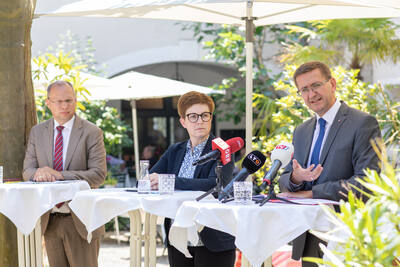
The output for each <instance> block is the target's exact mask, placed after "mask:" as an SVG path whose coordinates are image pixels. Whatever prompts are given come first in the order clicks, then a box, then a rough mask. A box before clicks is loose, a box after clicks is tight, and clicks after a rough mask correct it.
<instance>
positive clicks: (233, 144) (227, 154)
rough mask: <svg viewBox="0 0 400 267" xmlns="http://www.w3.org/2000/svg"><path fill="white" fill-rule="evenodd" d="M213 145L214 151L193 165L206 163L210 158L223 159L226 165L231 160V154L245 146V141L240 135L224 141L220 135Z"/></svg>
mask: <svg viewBox="0 0 400 267" xmlns="http://www.w3.org/2000/svg"><path fill="white" fill-rule="evenodd" d="M211 145H212V150H213V151H211V152H209V153H207V154H205V155H203V156H201V157H200V158H198V159H197V160H195V161H194V162H193V166H196V165H201V164H205V163H207V162H209V161H210V160H216V159H221V162H222V164H223V165H225V164H227V163H229V162H230V161H231V154H233V153H235V152H237V151H239V150H240V149H241V148H242V147H243V146H244V141H243V139H242V138H240V137H234V138H231V139H229V140H226V142H224V140H222V139H221V138H219V137H218V138H215V139H213V140H212V141H211Z"/></svg>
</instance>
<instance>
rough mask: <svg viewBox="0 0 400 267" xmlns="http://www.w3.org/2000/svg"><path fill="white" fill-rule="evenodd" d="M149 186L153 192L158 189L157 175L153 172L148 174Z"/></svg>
mask: <svg viewBox="0 0 400 267" xmlns="http://www.w3.org/2000/svg"><path fill="white" fill-rule="evenodd" d="M150 186H151V189H153V190H157V189H158V173H156V172H154V173H152V174H150Z"/></svg>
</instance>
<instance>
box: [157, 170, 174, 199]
mask: <svg viewBox="0 0 400 267" xmlns="http://www.w3.org/2000/svg"><path fill="white" fill-rule="evenodd" d="M174 189H175V174H159V175H158V191H159V193H160V194H173V193H174Z"/></svg>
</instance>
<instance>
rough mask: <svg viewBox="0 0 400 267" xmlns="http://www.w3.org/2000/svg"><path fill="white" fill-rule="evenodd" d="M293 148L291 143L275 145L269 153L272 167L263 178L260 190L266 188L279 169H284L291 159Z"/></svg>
mask: <svg viewBox="0 0 400 267" xmlns="http://www.w3.org/2000/svg"><path fill="white" fill-rule="evenodd" d="M293 152H294V148H293V145H292V144H291V143H288V142H282V143H280V144H279V145H277V146H276V147H275V148H274V150H272V153H271V161H272V166H271V168H270V169H269V171H268V172H267V174H266V175H265V176H264V179H263V184H262V187H261V188H265V187H267V184H268V185H270V184H271V182H272V181H273V180H274V179H275V177H276V175H277V174H278V171H279V169H280V168H281V167H282V168H285V167H286V165H288V164H289V162H290V160H291V159H292V157H293Z"/></svg>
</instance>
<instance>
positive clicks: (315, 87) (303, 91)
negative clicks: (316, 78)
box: [297, 78, 331, 96]
mask: <svg viewBox="0 0 400 267" xmlns="http://www.w3.org/2000/svg"><path fill="white" fill-rule="evenodd" d="M330 80H331V78H329V79H328V80H326V81H323V82H315V83H313V84H311V85H310V86H309V87H308V86H304V87H303V88H301V89H299V90H298V91H297V93H298V94H299V95H301V96H305V95H308V94H309V93H310V91H313V92H314V93H315V91H318V89H320V88H321V87H322V86H323V85H324V84H326V83H327V82H329V81H330Z"/></svg>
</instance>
